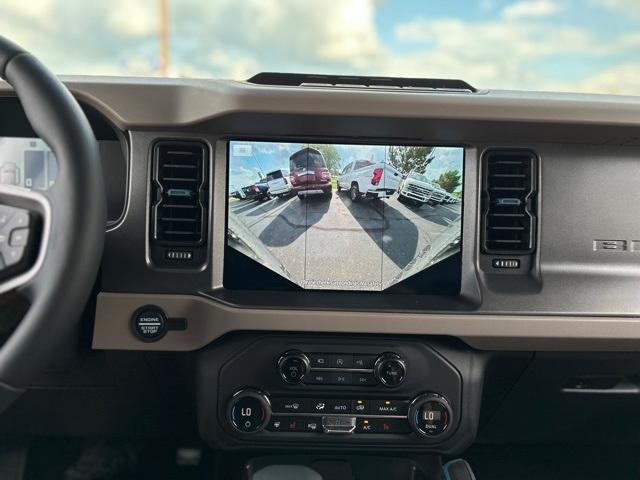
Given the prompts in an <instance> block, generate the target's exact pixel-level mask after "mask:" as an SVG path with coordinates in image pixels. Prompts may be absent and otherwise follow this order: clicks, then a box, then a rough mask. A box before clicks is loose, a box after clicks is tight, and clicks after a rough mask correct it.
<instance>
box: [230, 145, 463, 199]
mask: <svg viewBox="0 0 640 480" xmlns="http://www.w3.org/2000/svg"><path fill="white" fill-rule="evenodd" d="M307 146H308V144H302V143H277V142H246V141H232V142H231V143H230V147H229V149H230V160H229V191H234V190H237V189H239V188H242V187H245V186H247V185H252V184H253V183H255V182H256V181H257V180H259V179H260V178H264V177H265V176H266V175H267V174H268V173H269V172H273V171H274V170H278V169H284V170H289V157H290V156H291V155H292V154H293V153H295V152H297V151H298V150H300V149H301V148H304V147H307ZM334 146H335V147H336V151H337V152H338V156H339V158H340V166H341V167H344V166H346V165H347V164H348V163H350V162H353V161H356V160H373V161H374V162H376V163H377V162H384V161H386V158H387V153H388V147H386V146H383V145H348V144H347V145H340V144H334ZM463 158H464V149H463V148H456V147H437V148H436V150H435V154H434V159H433V161H432V162H431V164H430V165H429V167H428V168H427V171H426V172H425V174H426V175H427V177H428V178H429V179H430V180H435V179H437V178H438V177H439V176H440V174H442V173H444V172H446V171H447V170H460V171H462V164H463Z"/></svg>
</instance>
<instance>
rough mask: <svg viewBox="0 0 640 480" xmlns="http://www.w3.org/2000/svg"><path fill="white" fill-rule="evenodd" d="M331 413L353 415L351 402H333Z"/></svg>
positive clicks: (330, 405)
mask: <svg viewBox="0 0 640 480" xmlns="http://www.w3.org/2000/svg"><path fill="white" fill-rule="evenodd" d="M328 412H329V413H351V400H331V401H330V402H329V409H328Z"/></svg>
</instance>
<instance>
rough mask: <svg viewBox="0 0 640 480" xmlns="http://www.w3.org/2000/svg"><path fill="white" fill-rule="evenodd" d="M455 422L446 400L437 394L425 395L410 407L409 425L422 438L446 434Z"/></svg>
mask: <svg viewBox="0 0 640 480" xmlns="http://www.w3.org/2000/svg"><path fill="white" fill-rule="evenodd" d="M452 420H453V410H452V409H451V405H449V402H448V401H447V399H446V398H444V397H443V396H442V395H439V394H437V393H425V394H423V395H420V396H419V397H417V398H416V399H415V400H414V401H413V402H411V405H410V406H409V423H410V424H411V427H412V428H413V430H414V431H415V432H416V433H417V434H418V435H420V436H422V437H430V438H431V437H438V436H440V435H442V434H444V433H445V432H446V430H447V428H448V427H449V425H451V422H452Z"/></svg>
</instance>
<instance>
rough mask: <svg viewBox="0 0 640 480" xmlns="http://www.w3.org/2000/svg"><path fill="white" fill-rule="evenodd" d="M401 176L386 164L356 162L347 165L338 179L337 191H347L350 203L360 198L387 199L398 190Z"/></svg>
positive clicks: (365, 161)
mask: <svg viewBox="0 0 640 480" xmlns="http://www.w3.org/2000/svg"><path fill="white" fill-rule="evenodd" d="M401 181H402V175H401V173H400V171H398V170H396V169H395V168H394V167H392V166H391V165H389V164H388V163H386V162H375V161H373V160H357V161H355V162H351V163H349V164H347V165H346V166H345V167H344V168H343V169H342V172H340V176H339V177H338V181H337V187H338V191H340V190H342V189H345V190H349V196H350V197H351V200H352V201H354V202H355V201H358V199H360V198H361V197H362V196H367V197H374V198H387V197H389V196H391V195H393V193H394V192H395V191H396V190H397V189H398V186H399V185H400V182H401Z"/></svg>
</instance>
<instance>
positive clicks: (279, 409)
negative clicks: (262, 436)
mask: <svg viewBox="0 0 640 480" xmlns="http://www.w3.org/2000/svg"><path fill="white" fill-rule="evenodd" d="M271 409H272V410H273V411H274V412H276V413H303V412H304V413H306V412H308V411H309V401H308V400H307V399H300V398H272V399H271Z"/></svg>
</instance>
